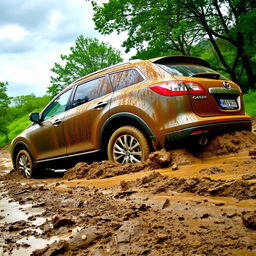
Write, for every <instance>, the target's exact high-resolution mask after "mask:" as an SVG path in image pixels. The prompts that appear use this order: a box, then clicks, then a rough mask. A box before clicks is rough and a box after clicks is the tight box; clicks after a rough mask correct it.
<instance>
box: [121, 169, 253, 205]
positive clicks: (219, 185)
mask: <svg viewBox="0 0 256 256" xmlns="http://www.w3.org/2000/svg"><path fill="white" fill-rule="evenodd" d="M125 188H129V189H134V188H146V189H147V190H149V191H151V193H153V194H158V193H162V192H167V191H175V192H178V193H185V192H190V193H195V194H198V195H202V196H224V197H234V198H236V199H238V200H244V199H250V198H251V199H253V198H256V194H255V193H254V191H255V188H256V183H252V182H250V183H249V182H246V181H242V180H234V181H225V180H213V179H211V178H208V177H203V178H176V177H175V178H170V177H167V176H163V175H161V174H160V173H159V172H153V173H152V174H150V175H148V176H145V177H143V178H141V179H138V180H136V181H131V182H127V184H126V186H125ZM122 189H123V190H124V186H123V187H122Z"/></svg>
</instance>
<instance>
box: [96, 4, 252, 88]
mask: <svg viewBox="0 0 256 256" xmlns="http://www.w3.org/2000/svg"><path fill="white" fill-rule="evenodd" d="M92 5H93V9H94V12H95V13H94V18H93V20H94V22H95V25H96V28H97V30H98V31H99V32H100V33H102V34H110V33H112V32H114V31H117V32H118V33H120V32H123V31H126V32H127V34H128V37H127V39H126V40H125V41H124V42H123V46H125V47H126V51H129V50H130V49H131V48H136V49H137V50H138V53H137V54H136V56H135V58H137V57H142V58H145V57H155V56H161V55H168V54H169V53H170V52H178V53H179V54H183V55H184V54H185V55H192V54H193V55H195V54H197V55H195V56H200V55H201V52H200V51H195V50H194V48H195V45H200V44H201V43H202V42H205V41H208V49H205V55H206V57H208V56H209V55H210V54H211V55H212V56H213V58H212V59H213V60H214V66H217V67H218V69H219V70H222V71H223V72H225V73H227V74H229V76H230V77H231V78H232V80H234V81H235V82H239V81H242V80H244V78H246V80H247V81H246V83H247V87H251V88H254V87H255V78H254V75H253V74H254V73H255V69H256V65H255V59H256V54H255V51H256V48H255V38H256V36H255V32H254V30H255V29H254V28H255V27H256V9H255V5H256V4H255V1H253V0H246V1H243V0H161V1H158V0H147V1H135V0H109V1H108V2H107V3H104V4H102V5H100V4H98V3H97V1H92ZM207 51H208V54H206V53H207Z"/></svg>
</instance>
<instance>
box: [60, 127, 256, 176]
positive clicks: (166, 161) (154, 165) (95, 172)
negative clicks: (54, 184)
mask: <svg viewBox="0 0 256 256" xmlns="http://www.w3.org/2000/svg"><path fill="white" fill-rule="evenodd" d="M254 149H256V134H254V133H252V132H248V131H242V132H234V133H229V134H224V135H221V136H217V137H216V138H215V139H213V140H212V141H211V142H210V143H209V144H208V145H207V146H206V147H204V148H203V151H201V152H199V153H196V154H195V155H193V154H192V153H191V152H189V151H187V150H185V149H178V150H174V151H171V152H166V151H165V150H161V151H157V152H154V153H152V154H150V156H149V159H148V161H147V162H145V163H138V164H125V165H121V164H114V163H111V162H108V161H104V162H94V163H92V164H87V163H78V164H77V165H76V166H75V167H73V168H71V169H69V170H68V171H67V172H66V173H65V175H64V179H69V180H71V179H82V178H85V179H104V178H110V177H114V176H117V175H123V174H129V173H136V172H141V171H150V170H156V169H159V168H164V167H171V168H172V169H173V170H175V169H177V168H178V166H182V165H191V164H195V163H200V162H201V159H203V158H208V157H216V156H223V155H228V154H236V153H239V152H244V151H247V152H248V151H250V150H254ZM251 157H252V158H254V157H255V156H251Z"/></svg>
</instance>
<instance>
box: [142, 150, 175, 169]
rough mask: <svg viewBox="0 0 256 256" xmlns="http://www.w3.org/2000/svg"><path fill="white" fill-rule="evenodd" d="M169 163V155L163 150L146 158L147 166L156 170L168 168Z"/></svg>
mask: <svg viewBox="0 0 256 256" xmlns="http://www.w3.org/2000/svg"><path fill="white" fill-rule="evenodd" d="M170 163H171V153H170V152H167V151H166V150H165V149H161V150H160V151H155V152H153V153H151V154H150V155H149V156H148V160H147V164H148V165H150V166H152V167H153V166H155V167H156V168H155V169H157V168H161V167H168V166H169V165H170Z"/></svg>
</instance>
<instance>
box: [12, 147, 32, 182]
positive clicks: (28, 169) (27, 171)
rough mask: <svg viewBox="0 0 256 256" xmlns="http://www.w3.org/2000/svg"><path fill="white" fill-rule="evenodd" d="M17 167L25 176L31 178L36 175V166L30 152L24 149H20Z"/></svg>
mask: <svg viewBox="0 0 256 256" xmlns="http://www.w3.org/2000/svg"><path fill="white" fill-rule="evenodd" d="M16 169H17V171H18V172H19V173H20V174H21V175H22V176H23V177H24V178H27V179H30V178H32V177H34V176H35V173H36V167H35V165H34V163H33V160H32V158H31V156H30V154H29V153H28V152H27V151H26V150H24V149H23V150H21V151H19V153H18V155H17V157H16Z"/></svg>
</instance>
